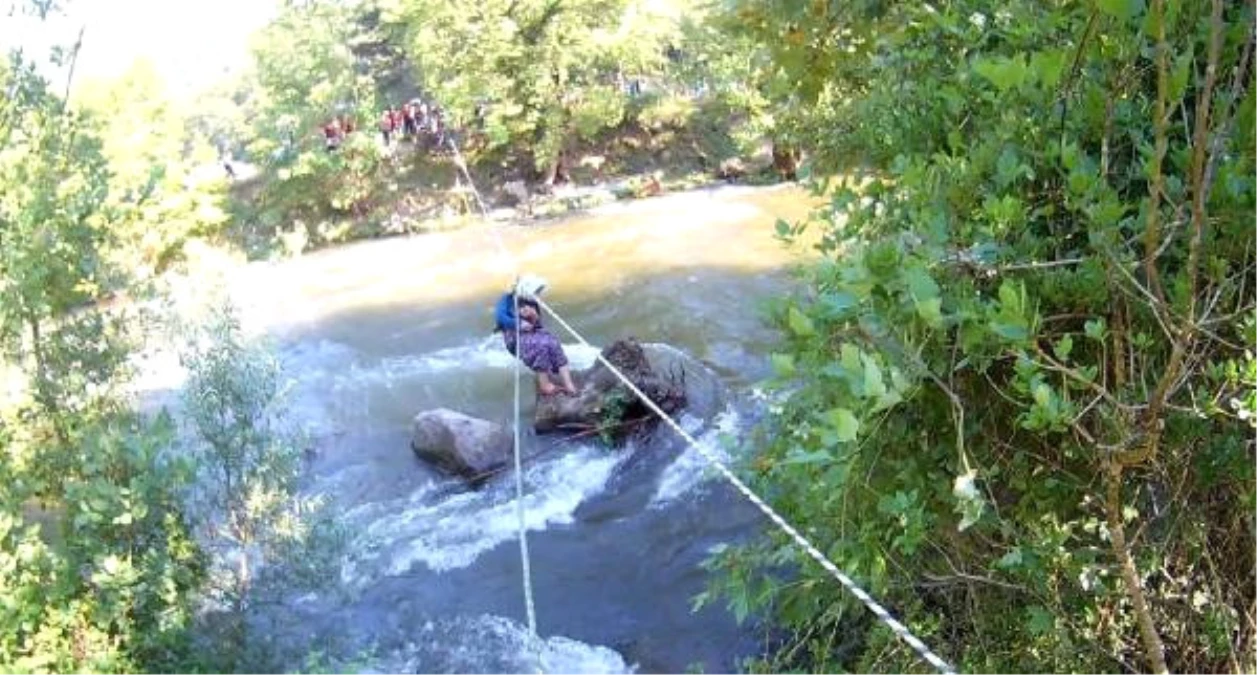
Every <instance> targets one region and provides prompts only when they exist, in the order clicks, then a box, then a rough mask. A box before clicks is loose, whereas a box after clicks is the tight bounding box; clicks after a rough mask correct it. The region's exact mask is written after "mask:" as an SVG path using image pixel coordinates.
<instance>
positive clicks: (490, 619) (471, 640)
mask: <svg viewBox="0 0 1257 675" xmlns="http://www.w3.org/2000/svg"><path fill="white" fill-rule="evenodd" d="M415 633H416V635H415V638H416V640H415V641H412V642H409V643H408V644H407V645H406V646H405V647H403V648H401V649H398V650H396V651H395V652H393V653H392V654H389V655H388V656H386V657H384V658H382V659H379V660H377V661H376V662H374V663H372V664H370V666H371V667H370V668H369V669H366V670H360V671H358V672H360V673H368V672H370V673H442V672H444V673H495V672H503V673H537V672H541V673H590V674H596V673H616V674H619V673H634V672H636V667H635V666H630V665H629V664H628V663H626V662H625V661H624V657H623V656H621V655H620V654H619V653H618V652H616V651H615V650H613V649H610V648H608V647H603V646H600V645H591V644H586V643H584V642H580V641H578V640H573V639H571V638H568V637H564V636H561V635H555V636H551V637H547V638H537V637H533V636H532V635H530V634H529V633H528V629H527V628H526V627H525V626H524V625H522V624H520V623H519V622H518V621H513V620H511V619H508V618H505V617H501V616H496V615H491V614H484V615H480V616H475V617H458V618H455V619H450V620H441V621H428V622H426V623H425V624H424V625H423V626H420V627H417V630H416V631H415Z"/></svg>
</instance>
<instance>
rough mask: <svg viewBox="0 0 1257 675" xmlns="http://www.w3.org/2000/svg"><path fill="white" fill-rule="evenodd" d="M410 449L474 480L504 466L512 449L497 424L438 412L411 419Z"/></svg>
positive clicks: (506, 434) (504, 433)
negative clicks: (412, 422)
mask: <svg viewBox="0 0 1257 675" xmlns="http://www.w3.org/2000/svg"><path fill="white" fill-rule="evenodd" d="M410 447H411V449H412V450H414V451H415V454H416V455H418V456H419V457H420V458H421V459H425V460H427V461H430V462H433V463H434V464H436V465H437V466H439V467H441V468H442V469H445V470H446V471H449V472H451V473H455V474H458V475H460V476H463V477H464V478H477V477H482V476H485V475H487V474H490V473H493V472H495V471H497V470H499V469H501V468H502V467H503V466H505V465H506V463H507V461H509V460H510V458H511V452H512V449H513V447H514V445H513V442H512V439H511V434H510V432H509V431H508V430H507V429H506V428H505V427H503V426H502V425H500V424H494V423H493V422H489V421H487V420H482V419H479V418H476V417H470V416H468V415H464V414H462V413H460V412H455V411H453V410H448V409H446V408H438V409H436V410H425V411H424V412H421V413H419V414H418V415H416V416H415V421H414V433H413V436H412V437H411V441H410Z"/></svg>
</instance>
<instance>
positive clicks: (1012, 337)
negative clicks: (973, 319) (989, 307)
mask: <svg viewBox="0 0 1257 675" xmlns="http://www.w3.org/2000/svg"><path fill="white" fill-rule="evenodd" d="M991 330H992V331H994V332H995V334H996V335H999V336H1000V337H1002V338H1004V339H1005V340H1009V341H1011V342H1021V341H1023V340H1025V339H1026V338H1028V337H1030V331H1029V330H1028V329H1027V328H1026V327H1025V326H1019V325H1015V324H1009V323H999V322H994V321H993V322H991Z"/></svg>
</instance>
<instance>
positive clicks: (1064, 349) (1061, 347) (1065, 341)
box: [1052, 334, 1074, 361]
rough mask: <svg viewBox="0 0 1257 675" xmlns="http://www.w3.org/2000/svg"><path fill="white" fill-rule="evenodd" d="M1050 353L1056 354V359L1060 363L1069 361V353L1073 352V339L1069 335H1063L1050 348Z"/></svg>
mask: <svg viewBox="0 0 1257 675" xmlns="http://www.w3.org/2000/svg"><path fill="white" fill-rule="evenodd" d="M1052 351H1053V352H1055V353H1056V358H1058V359H1060V360H1062V361H1068V360H1069V354H1070V352H1072V351H1074V338H1073V336H1071V335H1068V334H1066V335H1064V336H1062V337H1061V339H1060V340H1057V341H1056V344H1055V345H1053V346H1052Z"/></svg>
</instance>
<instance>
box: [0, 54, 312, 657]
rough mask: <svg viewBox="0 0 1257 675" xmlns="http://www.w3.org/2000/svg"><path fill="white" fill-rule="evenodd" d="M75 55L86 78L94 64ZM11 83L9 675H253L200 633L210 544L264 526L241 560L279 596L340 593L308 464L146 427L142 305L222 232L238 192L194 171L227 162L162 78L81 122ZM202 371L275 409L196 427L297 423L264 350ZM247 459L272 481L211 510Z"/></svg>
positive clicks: (99, 97) (213, 584)
mask: <svg viewBox="0 0 1257 675" xmlns="http://www.w3.org/2000/svg"><path fill="white" fill-rule="evenodd" d="M62 55H63V56H62V58H64V59H69V60H70V62H71V63H72V61H73V59H74V58H76V55H77V49H75V50H69V51H65V52H63V53H62ZM70 72H73V68H71V69H70ZM0 84H2V85H3V87H4V89H5V91H6V92H7V96H6V98H5V99H4V100H3V101H0V147H2V148H3V149H2V150H0V184H2V185H3V188H2V189H0V362H2V363H3V364H4V366H5V368H4V373H3V374H4V385H5V394H4V397H3V399H0V452H2V453H3V461H0V670H4V671H7V672H82V671H102V672H137V671H156V672H170V671H180V670H191V669H208V670H211V671H221V670H223V669H242V670H253V669H256V668H257V667H258V665H259V664H260V663H261V662H259V661H257V660H251V659H252V658H253V654H254V652H255V651H256V650H246V649H245V648H244V647H243V646H242V645H241V643H240V641H239V640H237V639H234V638H233V636H232V635H224V636H222V638H223V639H219V636H217V635H215V633H214V631H212V630H209V628H208V627H207V626H205V625H202V624H203V622H205V621H206V620H207V618H208V617H211V616H212V615H213V613H212V611H211V613H210V614H207V613H206V612H205V611H204V610H206V609H210V610H214V609H220V608H216V607H214V606H213V605H212V603H213V601H216V600H218V599H219V598H218V597H217V596H215V595H214V592H213V591H214V590H215V589H218V588H222V587H223V586H224V585H229V584H228V583H226V582H223V581H222V577H223V576H224V575H223V573H222V567H223V562H222V561H223V559H224V557H225V556H224V554H223V552H222V551H221V550H219V549H217V548H216V547H215V546H214V544H215V543H216V542H217V541H218V538H217V537H215V536H214V535H213V534H212V531H217V529H216V528H215V524H216V523H218V522H219V521H220V520H221V518H222V517H223V514H227V519H228V521H229V522H230V523H231V525H232V526H231V527H227V528H224V531H225V532H226V533H227V536H232V535H240V534H241V532H242V530H241V528H242V527H246V528H248V534H249V536H248V538H247V539H245V538H244V537H242V536H236V539H235V543H237V544H240V545H242V546H262V547H264V548H267V550H266V551H265V552H264V553H263V554H262V559H263V560H264V561H265V562H266V564H268V565H269V566H270V568H271V569H272V570H274V571H272V572H271V575H272V576H276V575H278V574H280V573H287V574H289V576H292V574H297V575H298V576H304V577H307V578H308V577H311V576H314V577H320V576H326V575H325V574H323V572H322V570H317V569H315V567H314V563H316V562H322V561H325V560H326V558H327V555H334V552H333V553H329V551H332V549H329V548H327V547H323V548H319V549H317V552H318V553H319V555H317V556H311V555H308V551H309V550H310V549H308V548H304V547H303V545H304V544H305V543H306V542H308V541H311V540H312V538H311V537H309V536H308V532H309V531H310V529H311V524H312V523H313V520H312V519H311V518H312V513H311V511H312V509H310V508H309V505H307V504H304V503H303V502H302V501H301V500H299V499H298V498H297V496H296V489H295V484H294V482H295V477H296V475H297V471H298V469H299V465H297V464H296V463H295V462H294V461H293V456H294V455H293V453H295V452H296V449H295V447H293V446H291V444H290V445H289V446H285V447H287V449H286V450H285V449H284V448H283V447H280V444H279V443H277V442H275V441H274V440H273V437H271V436H267V435H266V434H264V433H262V429H261V428H260V427H258V425H257V424H252V425H251V426H250V427H249V429H250V431H249V434H248V441H247V443H245V444H244V445H243V446H240V445H239V444H236V445H232V446H231V448H226V447H222V446H220V445H215V444H214V443H212V442H211V443H210V445H211V446H212V447H213V448H214V449H215V450H211V451H207V452H206V453H204V454H203V455H199V454H197V453H194V452H188V446H189V441H190V440H195V438H197V437H196V436H195V435H194V436H193V437H192V438H188V437H187V435H185V434H183V433H182V432H181V430H180V429H179V428H178V427H179V425H178V424H177V423H176V421H175V417H174V416H172V415H170V414H168V413H166V412H165V411H162V412H160V413H158V414H155V415H149V414H140V413H138V412H135V411H134V410H133V409H132V408H133V401H132V400H131V397H130V395H129V393H128V392H129V384H130V375H131V372H130V371H131V363H132V357H133V356H134V355H135V353H136V350H137V348H138V347H139V346H140V345H141V343H142V342H143V341H144V340H146V339H147V338H149V337H150V336H149V335H147V328H148V327H149V326H150V325H151V322H149V321H147V320H145V319H146V318H149V317H148V316H147V314H148V313H147V312H144V313H141V311H140V309H139V308H141V307H143V306H144V305H142V304H139V303H133V302H127V300H128V299H138V298H143V297H145V296H144V294H145V287H144V286H142V285H140V284H138V283H137V282H138V281H140V280H142V279H144V278H146V277H151V276H152V275H154V274H157V273H160V272H161V271H163V270H164V269H167V268H169V267H170V266H171V265H172V264H174V263H177V262H178V261H179V259H180V257H181V255H182V250H183V244H184V243H185V242H186V241H187V240H188V239H189V238H190V237H193V236H196V235H204V234H208V233H212V231H213V229H214V228H215V227H217V226H218V225H219V224H220V223H221V220H222V216H223V214H222V211H221V210H219V208H218V204H219V200H220V199H221V196H222V195H221V184H222V181H221V179H218V180H216V181H215V180H205V179H199V178H197V177H196V171H195V168H194V167H196V166H197V165H198V163H204V162H206V161H212V160H213V155H212V153H210V152H209V151H208V148H207V146H206V145H205V143H204V142H203V141H201V140H199V139H198V138H197V137H189V136H188V135H186V133H185V130H184V125H185V118H184V117H183V116H182V115H181V114H180V113H179V112H178V111H177V110H175V109H174V107H173V104H172V103H170V102H169V101H167V100H166V99H165V98H164V92H163V90H162V86H161V84H160V82H158V81H156V80H155V78H154V76H153V73H152V71H151V70H149V69H147V68H145V67H144V66H143V65H141V66H139V67H137V68H136V69H134V70H133V71H132V72H131V73H130V74H128V75H127V76H125V77H124V78H122V79H121V80H119V81H117V82H112V83H97V84H96V85H93V86H88V87H85V88H83V90H82V91H81V96H82V101H81V102H80V103H79V104H78V105H77V106H75V107H74V108H71V107H70V106H68V105H67V104H66V101H65V98H64V93H58V92H57V91H55V90H54V89H53V87H52V85H51V84H50V83H49V82H48V81H47V80H46V79H45V78H44V77H43V76H41V75H40V74H39V73H38V72H37V70H36V69H35V67H34V65H33V64H32V63H31V62H30V61H29V60H27V59H25V58H24V57H23V56H22V54H21V53H20V52H18V51H16V50H9V51H7V53H6V54H5V58H4V60H3V62H0ZM67 89H68V87H67ZM111 296H117V297H121V298H123V301H122V302H118V303H114V305H116V306H111V304H110V303H108V302H106V301H107V299H108V298H110V297H111ZM250 350H253V351H250ZM195 353H196V354H197V355H198V357H199V358H193V359H192V360H191V362H190V366H189V367H190V370H191V372H192V381H193V382H194V383H198V384H199V383H204V382H206V381H211V382H214V383H215V384H214V385H213V386H226V385H225V384H224V383H230V384H231V385H232V386H234V387H235V388H236V390H237V391H239V392H247V391H260V392H262V394H261V396H263V398H260V399H259V398H256V397H255V398H252V399H250V398H249V397H237V398H221V397H220V398H208V399H207V398H205V397H201V398H199V399H198V400H197V405H195V406H190V407H191V408H193V409H194V410H195V415H194V417H195V418H196V419H197V420H198V421H202V422H203V421H204V420H206V419H219V420H223V419H234V420H245V419H252V418H251V417H250V416H254V417H255V416H256V415H257V414H258V413H257V412H256V411H255V409H254V408H255V407H256V405H260V404H265V405H266V411H265V412H266V415H268V416H269V417H268V419H269V418H273V417H276V416H279V415H281V414H282V407H279V406H278V401H277V400H273V399H274V396H269V397H267V396H266V392H271V393H273V392H274V389H275V387H276V384H275V378H276V375H275V373H273V372H270V371H259V370H258V369H256V368H251V367H250V365H251V364H253V363H256V362H257V361H258V359H260V358H261V357H253V358H245V357H246V356H248V355H249V354H255V353H256V350H255V349H253V348H251V347H250V348H248V349H246V348H245V346H243V343H242V342H241V341H240V340H239V339H238V337H237V336H236V335H235V333H233V332H232V331H231V330H218V331H216V332H214V333H212V335H211V336H210V339H209V340H207V341H205V342H204V343H197V345H196V351H195ZM223 353H228V354H229V357H230V358H223V357H222V356H216V355H221V354H223ZM191 391H193V392H195V391H199V389H197V388H196V387H193V388H192V389H191ZM246 404H248V405H246ZM197 430H198V432H199V433H200V434H201V435H202V436H204V435H206V434H210V433H212V431H213V429H212V427H207V426H206V425H205V424H199V425H198V426H197ZM250 444H262V445H261V446H260V447H259V448H258V449H254V450H252V452H253V453H254V455H257V454H258V453H262V454H264V455H265V456H266V461H264V462H253V463H244V464H241V465H240V466H238V467H237V468H236V472H235V473H234V476H233V478H234V483H233V487H232V490H234V491H235V492H236V493H238V492H239V490H242V489H243V490H248V493H247V495H241V494H233V496H231V497H230V498H229V499H228V501H229V502H230V504H228V505H227V506H226V507H223V506H222V505H220V504H202V503H199V500H198V499H196V498H195V497H196V496H198V495H211V494H217V493H216V492H215V491H214V489H213V488H214V486H216V485H217V484H218V482H217V479H216V478H215V477H210V476H208V474H210V473H211V472H212V471H213V472H214V476H218V475H222V472H221V471H220V470H219V468H220V467H219V464H221V463H223V461H224V460H223V459H222V458H223V457H224V456H226V455H230V454H231V452H232V448H237V449H239V448H244V449H246V450H247V449H248V448H252V447H254V446H253V445H250ZM280 459H284V461H283V462H280V461H279V460H280ZM215 461H218V463H219V464H215ZM229 492H230V491H229ZM245 502H247V505H248V507H249V508H248V509H247V513H245V512H242V510H241V509H240V508H238V507H237V506H236V505H238V504H241V503H245ZM259 505H265V506H266V509H265V510H264V512H260V513H259V512H256V510H257V508H258V506H259ZM259 520H263V521H264V522H265V524H264V525H262V526H249V525H248V523H250V522H254V523H256V522H258V521H259ZM294 559H296V560H298V561H299V563H300V564H294V565H290V564H288V562H289V561H291V560H294ZM228 576H230V575H228ZM234 581H237V583H235V584H234V585H232V588H233V592H234V595H233V596H232V598H233V600H234V601H235V602H234V604H230V605H229V606H228V607H227V608H226V609H227V611H228V614H229V615H230V616H231V619H230V621H227V622H226V623H227V624H229V625H237V626H238V625H243V624H244V622H245V613H246V612H247V611H248V610H249V609H250V605H249V602H248V601H249V600H251V599H252V598H254V597H256V595H257V594H256V588H257V584H254V583H247V581H248V580H246V583H244V584H241V583H238V580H234ZM220 613H221V612H220ZM218 623H219V624H221V623H223V622H218ZM198 635H200V636H201V638H200V639H201V641H202V642H201V643H200V644H198V643H197V642H196V636H198ZM206 639H210V640H211V642H209V643H205V642H204V640H206ZM205 647H208V650H207V651H206V650H205V649H204V648H205ZM207 653H208V654H210V655H211V656H208V657H207V656H206V654H207Z"/></svg>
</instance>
